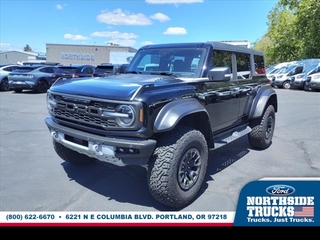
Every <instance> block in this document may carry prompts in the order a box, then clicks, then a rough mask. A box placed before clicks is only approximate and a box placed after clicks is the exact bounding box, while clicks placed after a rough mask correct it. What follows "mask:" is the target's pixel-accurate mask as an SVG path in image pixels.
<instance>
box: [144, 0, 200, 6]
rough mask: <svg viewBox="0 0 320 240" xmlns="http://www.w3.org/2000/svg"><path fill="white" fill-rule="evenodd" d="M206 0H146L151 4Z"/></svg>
mask: <svg viewBox="0 0 320 240" xmlns="http://www.w3.org/2000/svg"><path fill="white" fill-rule="evenodd" d="M203 1H204V0H145V2H146V3H149V4H175V5H177V4H183V3H189V4H190V3H202V2H203Z"/></svg>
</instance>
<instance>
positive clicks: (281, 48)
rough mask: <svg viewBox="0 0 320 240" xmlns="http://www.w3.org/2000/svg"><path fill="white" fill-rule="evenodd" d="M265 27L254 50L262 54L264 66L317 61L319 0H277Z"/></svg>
mask: <svg viewBox="0 0 320 240" xmlns="http://www.w3.org/2000/svg"><path fill="white" fill-rule="evenodd" d="M267 24H268V26H269V28H268V31H267V33H266V34H265V35H264V36H263V38H262V39H260V40H259V41H257V42H256V43H255V44H254V48H255V49H257V50H260V51H262V52H264V54H265V55H266V62H267V63H268V64H273V63H278V62H287V61H293V60H300V59H308V58H320V51H319V49H320V34H319V32H320V1H319V0H279V2H278V3H277V4H276V6H275V7H274V8H273V9H272V10H271V11H270V13H269V15H268V23H267ZM266 39H268V40H266ZM266 41H267V43H266Z"/></svg>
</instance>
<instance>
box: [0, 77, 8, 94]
mask: <svg viewBox="0 0 320 240" xmlns="http://www.w3.org/2000/svg"><path fill="white" fill-rule="evenodd" d="M9 89H10V87H9V81H8V78H4V79H2V82H1V85H0V91H9Z"/></svg>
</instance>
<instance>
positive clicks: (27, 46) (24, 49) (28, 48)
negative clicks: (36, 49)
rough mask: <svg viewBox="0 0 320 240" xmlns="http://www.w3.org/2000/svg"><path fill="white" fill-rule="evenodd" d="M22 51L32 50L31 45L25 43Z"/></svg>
mask: <svg viewBox="0 0 320 240" xmlns="http://www.w3.org/2000/svg"><path fill="white" fill-rule="evenodd" d="M23 51H25V52H32V49H31V47H30V46H29V44H27V45H26V46H25V47H24V48H23Z"/></svg>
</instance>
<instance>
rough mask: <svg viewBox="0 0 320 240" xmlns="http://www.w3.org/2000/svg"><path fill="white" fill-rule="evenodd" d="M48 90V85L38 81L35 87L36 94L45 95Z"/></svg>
mask: <svg viewBox="0 0 320 240" xmlns="http://www.w3.org/2000/svg"><path fill="white" fill-rule="evenodd" d="M48 88H49V84H48V83H47V82H46V81H44V80H40V81H39V82H38V85H37V92H38V93H46V92H47V90H48Z"/></svg>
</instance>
